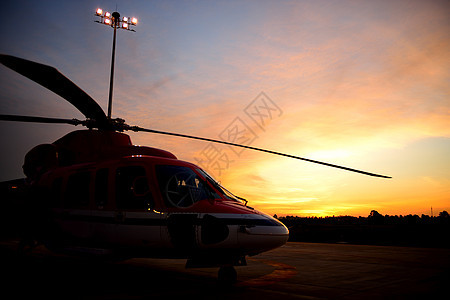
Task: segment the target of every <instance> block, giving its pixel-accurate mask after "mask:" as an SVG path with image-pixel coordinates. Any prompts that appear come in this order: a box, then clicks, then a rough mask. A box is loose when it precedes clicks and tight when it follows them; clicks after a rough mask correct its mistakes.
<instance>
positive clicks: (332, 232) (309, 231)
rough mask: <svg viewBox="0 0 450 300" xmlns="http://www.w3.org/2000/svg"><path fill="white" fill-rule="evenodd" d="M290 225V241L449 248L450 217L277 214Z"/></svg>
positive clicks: (444, 213)
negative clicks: (282, 215) (284, 215)
mask: <svg viewBox="0 0 450 300" xmlns="http://www.w3.org/2000/svg"><path fill="white" fill-rule="evenodd" d="M274 217H275V218H277V219H278V220H279V221H281V222H282V223H283V224H284V225H286V227H288V228H289V232H290V234H289V241H292V242H317V243H349V244H366V245H392V246H412V247H439V248H450V238H449V237H450V217H449V213H448V212H447V211H445V210H444V211H442V212H440V213H439V215H438V216H428V215H422V216H418V215H412V214H409V215H406V216H402V215H395V216H390V215H384V216H383V215H382V214H380V213H379V212H378V211H376V210H372V211H371V212H370V214H369V215H368V216H367V217H352V216H332V217H298V216H286V217H279V218H278V217H277V215H275V216H274Z"/></svg>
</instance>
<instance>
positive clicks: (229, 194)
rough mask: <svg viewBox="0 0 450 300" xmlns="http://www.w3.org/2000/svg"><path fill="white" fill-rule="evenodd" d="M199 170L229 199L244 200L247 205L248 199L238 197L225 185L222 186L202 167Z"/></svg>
mask: <svg viewBox="0 0 450 300" xmlns="http://www.w3.org/2000/svg"><path fill="white" fill-rule="evenodd" d="M197 171H198V172H199V173H200V174H202V175H203V176H204V177H205V178H206V180H208V181H209V182H210V183H211V184H212V185H213V186H214V188H216V189H217V190H218V191H220V192H221V193H222V194H223V195H224V196H225V197H226V198H227V199H229V200H233V201H236V202H244V204H245V205H247V200H245V199H244V198H241V197H238V196H236V195H234V194H233V193H232V192H230V191H229V190H227V189H226V188H225V187H224V186H222V185H221V184H220V183H219V182H217V181H216V180H215V179H214V178H213V177H212V176H211V175H209V174H208V173H207V172H206V171H204V170H202V169H197Z"/></svg>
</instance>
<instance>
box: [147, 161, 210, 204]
mask: <svg viewBox="0 0 450 300" xmlns="http://www.w3.org/2000/svg"><path fill="white" fill-rule="evenodd" d="M156 174H157V177H158V182H159V187H160V190H161V194H162V196H163V198H164V202H165V203H166V205H167V206H169V207H181V208H183V207H189V206H192V205H193V204H194V203H196V202H198V201H200V200H205V199H209V198H212V197H214V195H213V194H212V191H211V189H210V188H209V187H208V185H207V183H206V182H205V181H204V180H203V179H201V178H200V177H199V176H198V175H197V174H196V173H195V172H194V171H193V170H192V169H190V168H188V167H183V166H172V165H159V166H156Z"/></svg>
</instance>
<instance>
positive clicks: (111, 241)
mask: <svg viewBox="0 0 450 300" xmlns="http://www.w3.org/2000/svg"><path fill="white" fill-rule="evenodd" d="M127 137H128V136H127V135H125V134H121V133H117V132H108V133H106V134H104V133H102V132H100V131H96V130H84V131H75V132H72V133H70V134H68V135H67V136H65V137H63V138H61V139H60V140H58V141H56V142H55V143H53V144H51V145H53V146H52V147H49V146H46V145H41V146H38V147H41V148H42V149H47V150H45V151H47V152H49V153H50V154H48V155H45V156H44V157H53V156H54V157H55V158H54V159H47V160H46V161H45V162H42V161H41V162H40V163H39V165H40V166H38V167H37V169H39V170H45V172H44V173H43V174H42V175H40V176H39V178H38V179H36V180H35V182H34V183H33V185H34V190H35V191H36V192H34V194H33V195H34V196H35V197H36V198H37V199H35V201H38V203H41V204H42V205H43V206H44V207H45V210H46V212H45V213H42V214H43V217H45V218H46V219H47V221H45V222H44V223H45V225H44V226H42V227H43V228H44V229H43V230H42V232H43V233H44V234H40V236H41V239H42V242H43V243H45V244H46V245H47V246H48V247H49V248H50V249H55V250H67V251H71V252H77V251H78V252H84V253H90V254H107V255H111V254H114V255H119V256H123V257H179V258H182V257H183V258H188V259H191V262H192V265H197V266H198V265H205V266H210V265H224V264H229V265H239V264H242V261H245V256H246V255H254V254H258V253H261V252H264V251H267V250H270V249H273V248H276V247H279V246H281V245H283V244H285V243H286V241H287V239H288V236H289V231H288V230H287V228H286V227H285V226H284V225H283V224H282V223H280V222H279V221H278V220H276V219H274V218H272V217H271V216H269V215H266V214H264V213H262V212H259V211H257V210H256V209H254V208H251V207H249V206H247V205H246V203H244V202H243V201H241V200H240V199H238V198H237V197H235V196H234V195H232V194H231V193H230V192H228V191H227V190H226V189H225V188H223V187H222V186H220V184H218V183H217V182H216V181H215V180H214V179H212V178H211V177H210V176H209V175H208V174H207V173H206V172H205V171H203V170H202V169H201V168H200V167H198V166H196V165H194V164H192V163H189V162H185V161H181V160H178V159H177V158H176V157H175V156H174V155H173V154H171V153H170V152H167V151H163V150H159V149H155V148H149V147H137V146H133V145H132V144H131V141H130V140H129V137H128V139H127ZM38 149H39V148H38ZM69 149H70V151H69ZM33 152H36V150H35V149H33V150H32V151H30V153H29V154H28V155H27V157H28V168H27V169H30V167H29V166H30V165H32V163H31V162H30V161H34V162H35V161H36V159H34V155H35V154H33ZM38 152H39V153H40V152H42V151H37V152H36V153H38ZM52 153H54V154H52ZM40 154H41V153H40ZM46 163H47V164H48V166H46V165H45V164H46ZM64 164H67V166H64ZM26 165H27V159H26V160H25V166H26ZM25 166H24V169H26V167H25ZM33 166H34V167H35V168H36V163H34V165H33ZM36 172H37V171H34V172H33V174H34V173H36ZM33 201H34V200H33Z"/></svg>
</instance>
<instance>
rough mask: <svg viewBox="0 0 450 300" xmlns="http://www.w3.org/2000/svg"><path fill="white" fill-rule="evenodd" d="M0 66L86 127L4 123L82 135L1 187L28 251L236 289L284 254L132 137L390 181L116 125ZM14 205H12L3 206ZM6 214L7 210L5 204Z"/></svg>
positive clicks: (255, 221) (192, 173)
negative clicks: (181, 263) (273, 253)
mask: <svg viewBox="0 0 450 300" xmlns="http://www.w3.org/2000/svg"><path fill="white" fill-rule="evenodd" d="M0 63H1V64H3V65H4V66H6V67H8V68H10V69H11V70H13V71H15V72H18V73H19V74H21V75H23V76H25V77H27V78H29V79H30V80H32V81H34V82H36V83H38V84H40V85H42V86H43V87H45V88H47V89H49V90H50V91H52V92H54V93H56V94H57V95H59V96H61V97H62V98H63V99H65V100H66V101H68V102H69V103H71V104H72V105H74V106H75V107H76V108H77V109H78V110H79V111H80V112H81V113H82V114H83V115H84V116H85V117H86V119H85V120H77V119H60V118H47V117H36V116H20V115H0V120H1V121H16V122H32V123H34V122H37V123H51V124H70V125H75V126H76V125H82V126H85V127H87V129H84V130H76V131H73V132H70V133H68V134H67V135H65V136H63V137H61V138H60V139H58V140H56V141H55V142H53V143H51V144H41V145H38V146H36V147H34V148H33V149H31V150H30V151H29V152H28V153H27V154H26V156H25V159H24V165H23V171H24V174H25V176H26V178H24V179H18V180H11V181H7V182H3V183H1V191H2V193H3V194H6V196H7V197H6V198H7V199H14V200H15V201H16V202H17V203H19V204H20V206H19V210H22V211H23V212H24V213H23V214H22V218H21V220H20V221H19V222H20V223H22V225H24V224H25V225H24V227H25V229H26V230H25V234H24V237H22V241H24V242H22V245H23V243H26V241H27V240H28V241H33V243H34V242H36V243H40V244H43V245H45V247H46V248H48V249H49V250H51V251H55V252H62V253H69V254H77V255H90V256H98V257H115V258H121V259H127V258H133V257H156V258H183V259H187V262H186V267H219V272H218V278H219V280H221V281H227V282H235V281H236V278H237V273H236V271H235V269H234V267H235V266H245V265H246V257H247V256H252V255H256V254H259V253H262V252H265V251H268V250H271V249H274V248H277V247H280V246H282V245H284V244H285V243H286V242H287V240H288V238H289V230H288V229H287V228H286V226H284V225H283V224H282V223H281V222H280V221H278V220H277V219H275V218H273V217H271V216H269V215H267V214H265V213H263V212H260V211H258V210H257V209H255V208H253V207H251V206H249V205H248V201H247V200H245V199H243V198H240V197H238V196H235V195H234V194H233V193H231V192H230V191H228V190H227V189H226V188H225V187H223V186H222V185H221V184H220V183H219V182H218V181H216V180H215V179H214V178H213V177H212V176H210V175H209V174H208V173H207V172H206V171H204V170H203V169H202V168H200V167H199V166H197V165H195V164H193V163H190V162H186V161H182V160H179V159H178V158H177V157H176V156H175V155H174V154H173V153H171V152H169V151H166V150H162V149H157V148H152V147H147V146H136V145H133V144H132V141H131V139H130V136H129V135H127V134H125V133H124V131H134V132H148V133H154V134H163V135H170V136H176V137H181V138H189V139H196V140H201V141H208V142H214V143H220V144H225V145H228V146H233V147H242V148H247V149H252V150H255V151H262V152H265V153H268V154H272V155H280V156H285V157H289V158H293V159H299V160H303V161H307V162H311V163H316V164H321V165H325V166H328V167H334V168H339V169H343V170H346V171H351V172H357V173H360V174H364V175H369V176H375V177H381V178H390V177H389V176H385V175H379V174H375V173H370V172H366V171H362V170H357V169H352V168H348V167H344V166H339V165H334V164H330V163H326V162H322V161H316V160H311V159H307V158H303V157H299V156H294V155H290V154H285V153H281V152H276V151H272V150H267V149H262V148H256V147H251V146H247V145H241V144H235V143H230V142H226V141H221V140H215V139H210V138H203V137H198V136H192V135H186V134H179V133H173V132H166V131H158V130H154V129H147V128H142V127H139V126H130V125H128V124H127V123H125V121H124V120H123V119H120V118H116V119H112V118H110V117H107V116H106V115H105V113H104V111H103V110H102V108H101V107H100V106H99V105H98V103H97V102H96V101H95V100H94V99H92V98H91V97H90V96H89V95H88V94H86V93H85V92H84V91H83V90H82V89H81V88H79V87H78V86H77V85H75V84H74V83H73V82H72V81H70V80H69V79H68V78H67V77H65V76H64V75H63V74H61V73H60V72H59V71H58V70H57V69H55V68H54V67H51V66H47V65H43V64H40V63H37V62H32V61H29V60H26V59H22V58H18V57H14V56H10V55H0ZM3 198H4V199H5V197H3ZM2 205H3V207H4V204H2Z"/></svg>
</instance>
